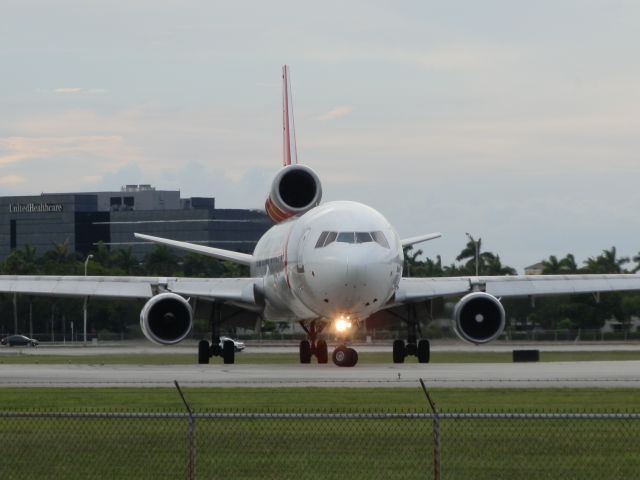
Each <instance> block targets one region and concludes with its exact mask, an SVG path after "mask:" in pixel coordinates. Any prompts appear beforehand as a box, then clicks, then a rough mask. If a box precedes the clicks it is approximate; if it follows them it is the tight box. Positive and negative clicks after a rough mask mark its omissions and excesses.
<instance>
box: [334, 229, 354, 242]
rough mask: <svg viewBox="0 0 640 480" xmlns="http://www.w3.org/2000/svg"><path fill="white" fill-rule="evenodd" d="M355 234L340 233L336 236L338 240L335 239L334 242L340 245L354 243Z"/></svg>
mask: <svg viewBox="0 0 640 480" xmlns="http://www.w3.org/2000/svg"><path fill="white" fill-rule="evenodd" d="M355 237H356V233H355V232H340V233H339V234H338V238H336V242H342V243H356V238H355Z"/></svg>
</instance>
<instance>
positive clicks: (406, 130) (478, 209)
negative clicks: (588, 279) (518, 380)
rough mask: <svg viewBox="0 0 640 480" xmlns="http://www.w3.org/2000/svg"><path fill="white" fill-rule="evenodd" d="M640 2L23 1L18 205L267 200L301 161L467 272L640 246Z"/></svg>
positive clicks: (14, 164) (12, 115) (5, 145)
mask: <svg viewBox="0 0 640 480" xmlns="http://www.w3.org/2000/svg"><path fill="white" fill-rule="evenodd" d="M638 25H640V2H637V1H633V0H620V1H617V0H610V1H604V0H575V1H574V0H553V1H547V0H541V1H537V2H525V1H517V0H516V1H514V0H485V1H483V2H478V1H471V0H448V1H446V2H444V1H431V0H420V1H380V0H368V1H360V0H352V1H344V0H342V1H332V0H327V1H323V2H311V1H301V0H298V1H278V0H271V1H269V2H264V1H242V0H239V1H234V2H220V1H215V0H207V1H205V0H202V1H198V0H179V1H178V0H110V1H109V2H104V1H97V0H56V1H51V0H40V1H35V0H3V2H2V15H0V65H1V66H2V68H1V69H0V72H1V75H2V76H1V77H0V195H3V196H4V195H23V194H24V195H30V194H38V193H41V192H73V191H99V190H119V189H120V187H121V186H122V185H125V184H137V183H149V184H152V185H154V186H155V187H156V188H158V189H179V190H180V191H181V192H182V196H183V197H188V196H204V195H206V196H215V197H216V205H217V206H218V207H219V208H262V206H263V205H264V200H265V198H266V195H267V192H268V189H269V186H270V183H271V178H272V177H273V175H275V173H276V172H277V170H278V169H279V168H280V165H281V162H282V152H281V150H282V138H281V128H282V125H281V121H282V120H281V84H280V76H281V67H282V65H283V64H285V63H286V64H288V65H290V68H291V80H292V89H293V97H294V110H295V121H296V133H297V140H298V142H297V143H298V157H299V160H300V162H301V163H305V164H307V165H309V166H310V167H312V168H313V169H314V170H316V172H317V173H318V174H319V175H320V178H321V179H322V182H323V191H324V200H325V201H329V200H355V201H359V202H363V203H366V204H368V205H371V206H372V207H374V208H376V209H377V210H379V211H380V212H381V213H383V214H384V215H385V216H386V217H387V219H388V220H389V221H390V222H391V223H392V224H393V225H394V226H395V227H396V228H397V230H398V232H399V234H400V236H401V237H409V236H414V235H418V234H422V233H429V232H434V231H439V232H442V234H443V238H441V239H438V240H434V241H432V242H429V243H426V244H424V245H421V246H420V248H421V249H422V250H423V251H424V252H425V254H427V255H429V256H431V257H433V256H435V255H438V254H439V255H441V256H442V259H443V262H444V263H446V264H449V263H451V262H453V261H454V260H455V256H456V255H457V253H459V251H460V250H461V249H462V248H463V247H464V245H465V243H466V241H467V240H466V236H465V233H466V232H469V233H471V234H472V235H473V236H474V237H476V238H478V237H481V238H482V244H483V248H486V249H487V250H490V251H493V252H495V253H498V254H499V255H500V258H501V260H502V262H503V263H505V264H508V265H511V266H514V267H516V268H517V269H518V270H519V271H520V272H522V269H523V267H524V266H527V265H530V264H533V263H536V262H538V261H540V260H542V259H544V258H547V257H548V256H549V255H557V256H564V255H565V254H567V253H573V254H575V256H576V258H577V260H578V263H581V262H582V261H584V260H586V258H587V257H589V256H596V255H598V254H599V253H600V252H601V251H602V250H603V249H608V248H610V247H612V246H616V247H617V249H618V252H619V254H620V255H624V256H634V255H637V254H638V252H640V221H639V218H638V217H639V216H638V212H639V209H640V208H639V207H640V188H639V186H640V185H639V184H640V182H639V179H640V62H639V61H638V59H639V58H640V28H638Z"/></svg>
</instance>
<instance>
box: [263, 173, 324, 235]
mask: <svg viewBox="0 0 640 480" xmlns="http://www.w3.org/2000/svg"><path fill="white" fill-rule="evenodd" d="M321 199H322V185H321V183H320V178H318V175H317V174H316V172H314V171H313V170H311V169H310V168H309V167H307V166H304V165H297V164H296V165H288V166H286V167H284V168H283V169H282V170H280V171H279V172H278V174H277V175H276V176H275V178H274V179H273V183H272V184H271V192H270V193H269V198H267V201H266V203H265V205H264V208H265V210H266V211H267V215H269V217H270V218H271V220H273V221H274V222H276V223H280V222H282V221H284V220H286V219H287V218H290V217H293V216H295V215H302V214H303V213H305V212H307V211H309V210H311V209H312V208H313V207H316V206H318V205H319V204H320V200H321Z"/></svg>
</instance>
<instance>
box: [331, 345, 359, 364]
mask: <svg viewBox="0 0 640 480" xmlns="http://www.w3.org/2000/svg"><path fill="white" fill-rule="evenodd" d="M351 352H355V350H354V349H353V348H347V347H345V346H344V345H340V346H339V347H336V348H335V350H334V351H333V354H332V355H331V359H332V360H333V363H335V364H336V365H337V366H338V367H353V365H354V364H353V363H352V362H353V355H352V353H351Z"/></svg>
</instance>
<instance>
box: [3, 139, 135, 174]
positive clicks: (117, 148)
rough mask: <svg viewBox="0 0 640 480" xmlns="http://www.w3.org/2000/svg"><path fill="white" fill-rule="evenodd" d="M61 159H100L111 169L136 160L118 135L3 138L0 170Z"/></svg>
mask: <svg viewBox="0 0 640 480" xmlns="http://www.w3.org/2000/svg"><path fill="white" fill-rule="evenodd" d="M61 156H62V157H71V158H73V157H78V158H85V159H88V158H96V157H99V158H104V159H108V160H109V163H108V165H112V166H113V165H114V164H116V165H121V164H123V163H126V162H127V161H129V160H133V159H134V157H135V156H134V155H133V154H132V153H131V152H130V151H129V148H128V147H127V146H126V145H125V143H124V139H123V138H122V137H120V136H117V135H112V136H100V135H86V136H72V137H6V138H0V167H3V166H7V165H12V164H19V163H24V162H29V161H33V160H41V159H47V158H59V157H61ZM103 165H104V164H103ZM112 168H113V167H112Z"/></svg>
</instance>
